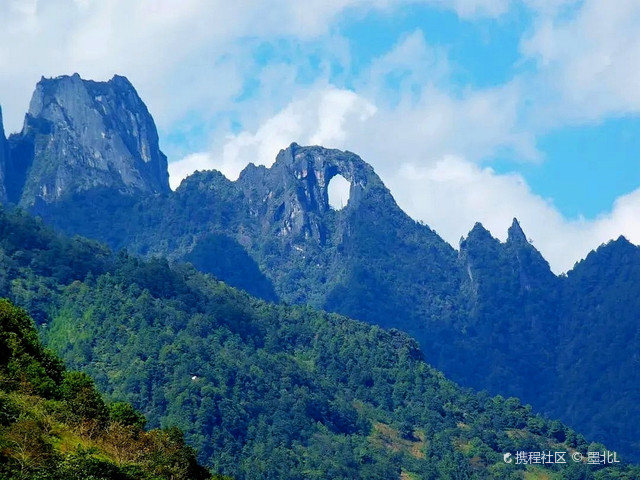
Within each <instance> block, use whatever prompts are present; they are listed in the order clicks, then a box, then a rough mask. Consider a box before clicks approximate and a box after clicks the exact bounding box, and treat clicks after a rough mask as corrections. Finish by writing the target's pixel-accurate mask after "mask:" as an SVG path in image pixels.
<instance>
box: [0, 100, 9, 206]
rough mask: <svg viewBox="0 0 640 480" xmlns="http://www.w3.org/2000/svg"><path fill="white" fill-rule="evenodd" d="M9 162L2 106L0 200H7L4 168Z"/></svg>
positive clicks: (0, 114)
mask: <svg viewBox="0 0 640 480" xmlns="http://www.w3.org/2000/svg"><path fill="white" fill-rule="evenodd" d="M8 162H9V144H8V143H7V137H5V135H4V125H3V122H2V108H0V202H1V203H5V202H6V201H7V189H6V187H5V185H6V179H5V176H6V170H7V164H8Z"/></svg>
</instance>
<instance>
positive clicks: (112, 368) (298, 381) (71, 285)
mask: <svg viewBox="0 0 640 480" xmlns="http://www.w3.org/2000/svg"><path fill="white" fill-rule="evenodd" d="M13 222H15V223H16V224H17V226H20V225H22V227H21V228H23V229H24V230H25V233H26V232H29V231H31V235H32V236H33V237H38V238H33V239H31V240H30V242H31V244H29V245H27V246H26V247H25V246H24V245H23V244H22V243H20V242H16V241H13V240H12V238H11V237H10V236H7V237H0V247H1V252H0V253H1V254H2V255H3V256H4V259H5V261H4V262H2V264H0V278H4V279H5V282H4V284H3V285H4V290H3V291H1V292H0V294H1V295H4V296H8V297H11V298H12V299H14V300H15V301H17V302H19V303H20V304H22V305H25V306H26V307H27V308H30V309H34V311H37V312H39V314H40V317H39V318H40V321H39V323H40V328H41V332H42V335H43V337H44V338H45V339H46V342H47V344H48V345H49V346H50V347H51V348H53V349H55V350H56V351H57V352H58V353H59V354H60V355H61V356H62V358H63V359H64V360H65V363H66V364H67V365H68V366H71V367H73V368H75V369H78V370H82V371H84V372H85V373H88V374H90V375H91V376H92V378H94V379H95V382H96V384H97V385H98V386H99V387H100V389H102V390H103V391H104V392H106V394H107V395H108V398H109V399H111V400H113V401H127V402H130V403H132V404H133V405H134V406H135V407H137V408H138V409H140V410H141V411H142V412H143V413H144V414H145V415H146V417H147V419H148V423H149V426H150V427H154V428H155V427H159V426H163V427H171V426H177V427H180V428H181V429H182V430H184V431H185V434H186V438H187V440H188V441H189V443H190V444H191V445H193V446H194V447H196V448H197V449H198V452H199V455H200V458H201V459H202V460H204V461H206V462H207V463H208V464H209V465H210V466H212V467H213V468H214V469H215V470H216V471H220V472H221V473H222V474H226V475H231V476H233V477H235V478H238V479H254V478H255V479H258V478H269V479H302V478H336V479H339V478H344V479H358V478H363V479H364V478H367V479H369V478H380V479H392V478H400V476H401V474H402V475H404V478H411V476H412V475H413V476H414V478H416V477H417V478H426V479H438V478H521V477H522V474H523V472H524V471H525V470H526V469H529V470H530V469H531V467H527V466H524V465H515V464H505V463H504V462H503V461H502V453H503V452H505V451H510V452H515V451H517V450H527V451H541V450H543V449H544V450H548V449H565V450H572V449H578V450H580V451H583V452H585V453H586V451H587V449H588V448H589V445H588V444H587V443H586V442H585V441H584V439H583V438H582V437H581V436H580V435H578V434H576V433H575V432H573V430H571V429H569V428H567V427H565V426H564V425H562V424H560V423H558V422H551V421H548V420H546V419H544V418H542V417H538V416H536V415H534V414H533V413H532V411H531V408H530V407H529V406H523V405H522V404H521V403H520V402H519V401H518V400H516V399H513V398H510V399H504V398H501V397H490V396H489V395H486V394H475V393H472V392H470V391H467V390H463V389H461V388H459V387H458V386H456V385H455V384H453V383H451V382H449V381H448V380H446V379H445V378H444V376H443V375H442V374H441V373H439V372H438V371H436V370H434V369H433V368H431V367H430V366H429V365H427V364H426V363H425V362H424V361H423V359H422V353H421V351H420V350H419V348H418V346H417V343H416V342H415V341H414V340H412V339H411V338H410V337H408V336H407V335H405V334H403V333H401V332H399V331H396V330H389V331H385V330H382V329H381V328H379V327H373V326H369V325H366V324H363V323H359V322H355V321H353V320H349V319H346V318H344V317H341V316H338V315H333V314H326V313H322V312H319V311H317V310H314V309H312V308H309V307H288V306H286V305H272V304H267V303H264V302H262V301H259V300H256V299H254V298H252V297H250V296H249V295H247V294H246V293H242V292H240V291H237V290H234V289H232V288H230V287H228V286H226V285H224V284H222V283H220V282H217V281H215V280H214V279H212V278H210V277H206V276H203V275H202V274H200V273H199V272H197V271H196V270H195V269H193V268H191V267H188V266H183V265H175V266H170V265H169V264H168V263H167V262H166V261H162V260H151V261H142V260H139V259H137V258H135V257H131V256H129V255H127V254H126V253H120V254H117V255H111V254H109V253H108V252H106V251H104V250H103V249H102V248H101V247H99V246H98V245H95V244H92V243H91V242H86V243H85V242H84V241H83V240H80V239H75V240H68V239H64V238H60V237H56V236H54V235H52V234H51V233H50V232H48V231H46V230H43V229H42V227H41V226H40V225H39V223H38V222H37V221H35V220H30V219H27V218H24V217H21V216H20V215H17V216H15V215H13V214H6V213H3V214H2V215H0V223H3V224H4V228H5V231H13V230H14V229H13ZM27 237H28V235H27ZM33 245H37V246H33ZM56 245H60V247H56ZM56 248H60V249H61V250H62V251H61V253H60V255H61V256H63V257H64V255H73V250H74V249H75V248H78V249H80V250H81V251H82V250H86V249H96V252H99V254H96V255H88V256H87V257H86V259H85V261H84V262H83V264H82V266H81V268H80V267H79V268H78V271H77V273H76V272H75V271H71V272H67V273H65V277H64V278H65V280H64V281H60V280H58V279H57V275H58V272H57V271H56V269H55V268H48V269H47V268H42V267H41V266H38V267H37V268H36V267H34V265H36V266H37V265H38V263H37V262H35V259H37V258H41V257H46V256H48V255H50V253H49V252H50V250H52V249H54V250H55V249H56ZM20 318H22V320H20ZM12 322H13V323H15V324H16V325H21V323H20V322H22V324H24V323H25V322H27V320H26V319H25V317H20V316H18V317H16V319H14V320H12ZM10 325H11V324H10ZM15 328H18V327H15ZM15 328H14V329H15ZM8 331H9V332H10V331H11V330H10V329H8ZM11 338H12V337H11V335H10V334H7V335H6V336H0V341H2V342H5V343H4V345H7V344H9V343H10V342H11ZM25 338H27V339H31V340H29V341H28V342H27V343H25V347H24V348H25V349H27V348H31V350H30V351H33V352H34V353H33V354H32V355H31V357H33V358H37V359H40V360H39V361H38V364H37V365H36V366H35V367H32V368H30V369H29V368H23V367H20V368H18V367H15V368H14V370H13V371H16V372H17V371H19V372H27V373H24V374H23V373H21V375H29V377H28V378H29V379H31V380H29V381H28V382H27V383H28V384H29V385H34V386H33V387H29V388H36V386H38V387H37V388H39V389H41V391H42V392H46V391H49V390H50V391H51V392H52V393H51V395H53V396H52V397H51V400H52V401H54V402H59V403H58V404H60V403H62V404H64V405H67V406H70V405H75V406H74V407H73V409H72V410H69V411H67V413H66V414H65V415H66V416H65V420H64V421H65V422H67V423H65V425H68V426H69V428H71V429H72V430H73V431H74V432H80V435H82V438H85V439H87V440H86V441H85V443H86V444H85V446H83V449H84V450H77V449H76V450H73V453H72V458H71V457H69V459H68V460H65V462H68V465H67V467H65V468H70V469H71V468H75V469H76V470H75V471H82V472H91V471H93V470H92V469H94V467H95V465H96V462H101V461H103V460H99V458H100V457H99V456H98V457H96V456H95V455H93V454H92V453H91V452H92V450H91V448H92V447H94V446H95V448H101V449H102V450H103V451H105V452H107V453H108V455H109V458H110V459H111V464H112V465H115V467H113V466H110V467H109V468H118V469H120V470H122V469H123V468H125V467H126V468H130V469H134V467H135V468H138V469H139V468H152V469H154V470H153V471H154V472H156V474H157V475H169V473H167V472H168V471H169V470H166V469H167V468H173V470H171V471H172V472H174V473H173V474H175V475H186V473H185V472H187V471H188V469H189V468H191V467H193V466H194V465H195V464H194V463H190V461H186V462H185V461H183V460H184V459H185V458H186V459H188V458H192V457H189V454H188V449H187V450H185V446H184V444H183V443H181V442H182V441H181V440H180V437H179V436H177V435H174V434H173V433H172V432H171V431H169V432H155V433H154V432H149V433H147V434H143V433H142V431H141V430H140V425H141V423H143V422H142V420H141V418H140V417H139V415H137V414H136V412H135V411H134V410H133V409H131V408H130V407H128V406H124V405H122V404H118V403H111V404H110V406H107V407H105V405H104V403H101V401H100V397H99V396H97V394H95V389H94V388H93V385H92V382H91V380H90V379H89V378H88V377H87V376H85V375H83V374H78V373H65V371H64V369H62V367H61V365H60V363H59V362H57V363H56V361H55V360H53V357H52V356H51V354H49V353H47V351H46V350H45V349H43V348H42V346H39V343H38V342H37V338H36V336H35V333H33V332H32V333H31V334H28V335H26V337H25ZM29 342H30V343H29ZM29 345H32V346H31V347H29ZM2 351H4V350H2ZM31 357H29V358H31ZM29 358H27V357H25V359H23V360H20V362H23V363H20V365H24V366H26V367H28V366H29V365H30V362H31V360H29ZM16 365H17V364H16ZM38 365H41V369H39V368H36V367H38ZM12 381H13V382H14V385H20V384H21V381H18V380H17V379H16V378H14V379H13V380H12ZM51 382H53V383H51ZM16 388H17V387H16ZM48 389H49V390H48ZM0 412H6V413H2V415H4V416H5V417H6V418H13V417H11V415H12V414H11V412H12V410H11V407H7V408H4V407H3V408H2V409H0ZM84 415H89V416H90V418H87V417H85V416H84ZM3 418H4V417H3ZM11 422H13V423H12V424H17V422H15V421H13V420H11ZM17 425H18V426H16V427H15V428H16V429H18V431H17V432H14V433H11V432H9V433H11V435H14V434H15V435H19V434H20V431H23V430H25V429H26V430H27V431H32V430H33V429H38V428H40V427H39V426H38V425H44V427H42V428H44V431H46V430H47V428H49V427H47V425H48V424H47V423H46V422H45V423H41V424H38V423H37V422H36V423H35V424H33V423H31V424H29V423H25V424H17ZM135 432H138V433H137V434H136V433H135ZM563 437H564V441H561V440H560V439H561V438H563ZM34 438H43V439H44V442H45V444H51V442H49V441H48V440H47V438H48V437H46V435H45V434H44V433H43V434H42V436H40V435H39V434H38V435H35V437H34ZM105 438H107V439H108V438H112V439H118V440H117V441H116V440H113V441H111V442H109V441H107V440H104V439H105ZM90 442H93V443H90ZM101 442H102V443H101ZM123 442H124V444H127V442H130V443H131V442H133V443H134V444H135V445H136V448H135V449H133V450H132V449H122V448H120V447H118V445H122V444H123ZM158 445H160V446H161V451H163V453H162V454H160V453H157V452H158V448H159V447H157V446H158ZM154 448H155V450H154ZM42 451H43V452H44V453H43V455H44V456H43V457H29V455H28V454H27V455H26V456H25V458H27V459H29V458H33V459H34V461H38V462H44V464H47V463H48V462H49V460H44V459H45V458H49V459H50V458H51V457H47V455H53V454H52V453H51V452H48V451H47V449H46V448H44V450H42ZM87 451H88V452H89V453H87ZM154 452H156V453H154ZM171 452H174V453H171ZM185 452H187V453H185ZM174 454H175V455H174ZM12 455H13V454H12ZM185 455H186V456H185ZM14 456H15V457H16V458H18V453H15V455H14ZM12 458H13V457H12ZM157 459H169V465H170V466H167V465H166V464H162V462H161V461H160V460H158V461H157V463H154V462H156V460H157ZM16 461H17V460H16ZM127 465H129V466H127ZM190 466H191V467H190ZM29 468H31V467H29ZM60 468H62V467H60ZM95 468H98V467H95ZM194 468H195V467H194ZM561 468H563V467H561V466H551V467H549V468H548V470H549V471H550V472H551V473H553V471H554V470H555V471H557V472H559V473H561V474H562V475H564V473H565V470H561ZM107 470H108V469H107V467H105V468H104V471H107ZM139 471H140V470H135V469H134V470H126V472H139ZM533 471H535V469H534V470H533ZM567 471H568V470H567ZM601 471H602V472H613V473H607V475H609V474H610V475H618V474H620V475H626V474H629V475H631V474H632V473H633V472H634V471H633V469H631V468H630V467H618V468H613V467H608V468H606V469H604V470H601ZM114 472H115V470H114ZM158 472H159V473H158ZM175 472H178V473H175ZM180 472H181V473H180ZM83 474H85V473H83ZM86 474H87V475H89V473H86ZM127 474H129V473H127ZM596 474H600V470H599V471H596V469H594V468H592V469H591V470H586V475H587V476H586V477H585V478H592V477H593V476H594V475H596ZM635 474H637V472H635ZM114 475H115V473H114ZM136 475H137V473H136ZM140 475H142V474H140ZM61 478H62V477H61ZM114 478H118V477H114ZM124 478H126V477H124ZM178 478H179V477H178ZM603 478H605V477H603ZM612 478H614V477H612ZM620 478H623V477H620Z"/></svg>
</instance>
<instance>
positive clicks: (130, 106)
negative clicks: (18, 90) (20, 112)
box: [9, 74, 170, 206]
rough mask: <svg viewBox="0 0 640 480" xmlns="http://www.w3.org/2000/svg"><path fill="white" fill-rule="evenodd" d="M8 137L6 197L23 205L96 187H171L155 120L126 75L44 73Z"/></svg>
mask: <svg viewBox="0 0 640 480" xmlns="http://www.w3.org/2000/svg"><path fill="white" fill-rule="evenodd" d="M10 143H11V152H12V165H11V175H12V176H13V178H12V184H13V185H15V186H14V187H13V191H11V192H10V193H9V198H10V199H11V200H13V201H15V202H16V203H20V204H21V205H24V206H30V205H33V204H34V203H35V202H36V200H37V199H40V200H43V201H45V202H52V201H56V200H59V199H60V198H61V197H63V196H65V195H68V194H71V193H77V192H81V191H86V190H90V189H92V188H96V187H107V188H111V189H114V190H117V191H118V192H120V193H125V194H132V195H133V194H140V193H142V194H155V193H166V192H169V191H170V189H169V174H168V171H167V158H166V156H165V155H164V154H163V153H162V152H161V151H160V148H159V145H158V132H157V130H156V126H155V123H154V121H153V119H152V117H151V115H150V114H149V111H148V110H147V107H146V106H145V104H144V103H143V102H142V100H141V99H140V97H139V96H138V94H137V92H136V91H135V89H134V88H133V86H132V85H131V83H130V82H129V81H128V80H127V79H126V78H125V77H121V76H118V75H116V76H114V77H113V78H112V79H111V80H109V81H108V82H93V81H89V80H83V79H81V78H80V76H79V75H78V74H74V75H72V76H62V77H57V78H53V79H45V78H42V79H41V80H40V82H38V85H37V86H36V90H35V92H34V94H33V97H32V99H31V104H30V106H29V113H28V114H27V115H26V117H25V122H24V127H23V129H22V132H21V133H20V134H18V135H12V136H11V137H10ZM11 197H14V198H11Z"/></svg>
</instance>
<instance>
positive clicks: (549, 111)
mask: <svg viewBox="0 0 640 480" xmlns="http://www.w3.org/2000/svg"><path fill="white" fill-rule="evenodd" d="M530 1H531V2H532V4H533V6H534V7H536V8H538V9H541V10H540V15H539V18H538V20H537V23H536V27H535V28H534V30H533V32H532V34H531V35H530V36H528V37H527V38H525V39H524V40H523V41H522V44H521V51H522V53H523V55H524V56H525V57H526V58H529V59H532V60H534V61H535V62H536V64H537V67H538V72H537V73H536V74H535V79H534V83H533V84H532V85H531V90H532V92H535V94H536V95H537V99H536V103H538V104H539V105H536V106H535V107H534V108H535V109H536V110H538V112H537V115H538V122H540V123H542V124H548V125H551V126H556V125H559V124H562V123H565V122H575V123H582V122H588V121H597V120H600V119H603V118H606V117H609V116H617V115H622V114H629V113H633V114H638V113H640V89H638V88H637V86H638V85H639V84H640V69H639V68H638V65H639V64H640V36H638V25H639V24H640V3H638V1H637V0H616V1H614V2H608V1H602V0H585V1H584V2H580V3H579V2H576V1H570V0H564V1H563V0H559V1H556V2H552V3H554V4H556V5H555V7H556V8H548V7H547V8H546V9H544V8H543V7H542V5H544V2H533V0H530ZM540 3H542V5H541V4H540ZM558 3H559V4H560V5H557V4H558Z"/></svg>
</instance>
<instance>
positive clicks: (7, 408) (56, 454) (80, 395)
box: [0, 300, 210, 480]
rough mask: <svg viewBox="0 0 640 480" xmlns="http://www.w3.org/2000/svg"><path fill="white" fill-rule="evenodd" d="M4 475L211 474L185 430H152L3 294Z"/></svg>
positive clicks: (0, 468)
mask: <svg viewBox="0 0 640 480" xmlns="http://www.w3.org/2000/svg"><path fill="white" fill-rule="evenodd" d="M0 352H2V356H1V358H0V477H1V478H3V479H7V480H13V479H16V480H18V479H40V480H49V479H51V480H67V479H68V480H84V479H95V480H134V479H144V480H155V479H158V480H159V479H172V480H177V479H184V480H191V479H202V480H205V479H208V478H210V474H209V472H208V471H207V470H206V469H204V468H203V467H201V466H199V465H198V464H197V462H196V458H195V453H194V452H193V450H192V449H190V448H189V447H187V446H186V445H185V443H184V439H183V437H182V432H180V431H179V430H176V429H174V430H169V431H160V430H154V431H150V432H145V431H144V430H142V425H143V424H144V417H143V416H142V415H141V414H140V413H139V412H136V411H135V410H134V409H133V407H132V406H131V405H129V404H126V403H123V402H117V403H113V404H111V405H109V406H107V404H105V401H104V400H103V398H102V396H101V395H100V394H99V393H98V391H97V390H96V388H95V386H94V383H93V380H91V378H90V377H89V376H87V374H85V373H80V372H74V371H66V370H65V368H64V367H63V366H62V363H61V362H60V361H59V360H58V359H57V357H55V355H53V354H52V353H51V351H49V350H47V349H45V348H44V347H43V346H42V345H41V344H40V342H39V341H38V339H37V334H36V331H35V328H34V327H33V325H32V322H31V319H30V318H29V317H28V316H27V314H26V313H25V312H24V311H23V310H21V309H19V308H16V307H14V306H13V305H12V304H10V303H9V302H8V301H6V300H0Z"/></svg>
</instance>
